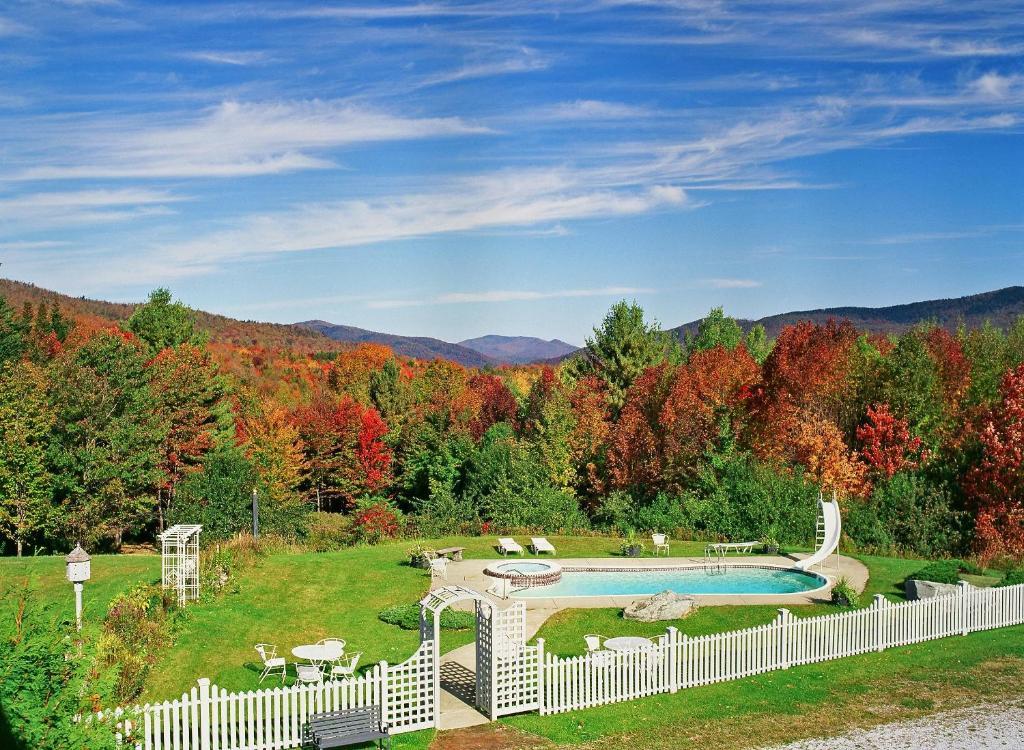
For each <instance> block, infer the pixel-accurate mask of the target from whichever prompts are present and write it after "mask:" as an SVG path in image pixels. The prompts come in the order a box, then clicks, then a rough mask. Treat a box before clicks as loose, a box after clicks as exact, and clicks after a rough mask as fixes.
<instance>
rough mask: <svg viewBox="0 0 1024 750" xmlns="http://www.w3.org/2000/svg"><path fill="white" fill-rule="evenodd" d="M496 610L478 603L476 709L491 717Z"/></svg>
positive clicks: (488, 605) (485, 603) (484, 603)
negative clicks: (494, 616) (494, 614)
mask: <svg viewBox="0 0 1024 750" xmlns="http://www.w3.org/2000/svg"><path fill="white" fill-rule="evenodd" d="M495 611H496V610H495V608H494V607H492V606H491V605H490V604H488V603H487V602H484V601H479V600H478V601H477V603H476V707H477V708H478V709H479V710H480V711H481V712H483V713H485V714H487V715H488V716H490V715H491V698H492V696H491V662H492V661H493V654H494V638H493V634H494V618H493V613H494V612H495Z"/></svg>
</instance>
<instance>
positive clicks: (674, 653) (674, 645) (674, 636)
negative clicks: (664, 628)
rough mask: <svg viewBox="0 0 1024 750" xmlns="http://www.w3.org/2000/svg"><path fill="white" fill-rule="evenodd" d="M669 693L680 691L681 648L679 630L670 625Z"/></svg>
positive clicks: (668, 640)
mask: <svg viewBox="0 0 1024 750" xmlns="http://www.w3.org/2000/svg"><path fill="white" fill-rule="evenodd" d="M667 642H668V691H669V692H670V693H675V692H678V691H679V674H678V658H679V655H678V646H679V630H678V628H676V627H674V626H672V625H669V626H668V639H667Z"/></svg>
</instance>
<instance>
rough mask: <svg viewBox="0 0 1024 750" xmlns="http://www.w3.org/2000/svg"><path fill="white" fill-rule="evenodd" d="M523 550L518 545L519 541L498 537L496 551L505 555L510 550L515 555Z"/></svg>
mask: <svg viewBox="0 0 1024 750" xmlns="http://www.w3.org/2000/svg"><path fill="white" fill-rule="evenodd" d="M524 551H525V550H524V549H523V548H522V547H520V546H519V542H517V541H516V540H515V539H511V538H509V537H498V552H500V553H501V554H503V555H507V554H509V553H511V552H515V553H516V554H517V555H521V554H523V552H524Z"/></svg>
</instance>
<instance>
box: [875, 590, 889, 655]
mask: <svg viewBox="0 0 1024 750" xmlns="http://www.w3.org/2000/svg"><path fill="white" fill-rule="evenodd" d="M888 604H889V600H888V599H886V598H885V596H884V595H882V594H875V601H874V604H872V609H874V611H875V651H884V650H885V613H884V610H885V607H886V606H887V605H888Z"/></svg>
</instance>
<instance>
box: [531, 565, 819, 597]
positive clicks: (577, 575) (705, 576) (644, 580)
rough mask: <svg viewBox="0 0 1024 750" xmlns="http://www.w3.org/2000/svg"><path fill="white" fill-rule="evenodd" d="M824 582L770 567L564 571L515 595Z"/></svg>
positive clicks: (757, 588)
mask: <svg viewBox="0 0 1024 750" xmlns="http://www.w3.org/2000/svg"><path fill="white" fill-rule="evenodd" d="M822 585H824V581H823V580H822V579H821V578H819V577H818V576H815V575H810V574H808V573H802V572H800V571H796V570H774V569H768V568H728V567H727V568H725V569H723V570H710V569H704V568H685V569H681V568H677V569H675V570H672V569H670V570H657V569H653V570H652V569H648V570H635V571H629V572H621V571H599V572H594V571H587V572H571V571H570V572H563V573H562V580H560V581H559V582H558V583H553V584H551V585H549V586H536V587H533V588H528V589H522V590H520V591H516V592H515V593H514V594H513V596H515V597H517V598H523V599H539V598H548V597H560V596H628V595H632V594H657V593H658V592H659V591H665V590H666V589H668V590H669V591H674V592H675V593H677V594H795V593H800V592H803V591H813V590H814V589H817V588H821V586H822Z"/></svg>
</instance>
